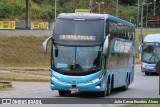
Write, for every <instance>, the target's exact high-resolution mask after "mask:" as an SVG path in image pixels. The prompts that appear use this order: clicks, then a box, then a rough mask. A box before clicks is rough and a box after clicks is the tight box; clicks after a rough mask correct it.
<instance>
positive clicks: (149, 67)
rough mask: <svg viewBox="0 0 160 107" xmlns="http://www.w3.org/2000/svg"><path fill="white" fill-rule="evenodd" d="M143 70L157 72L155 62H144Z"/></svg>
mask: <svg viewBox="0 0 160 107" xmlns="http://www.w3.org/2000/svg"><path fill="white" fill-rule="evenodd" d="M141 71H142V72H156V70H155V64H142V65H141Z"/></svg>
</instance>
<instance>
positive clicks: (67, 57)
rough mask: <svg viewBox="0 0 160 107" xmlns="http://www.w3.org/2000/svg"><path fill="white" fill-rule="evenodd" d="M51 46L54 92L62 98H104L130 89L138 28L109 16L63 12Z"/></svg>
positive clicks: (45, 43) (57, 21)
mask: <svg viewBox="0 0 160 107" xmlns="http://www.w3.org/2000/svg"><path fill="white" fill-rule="evenodd" d="M50 40H51V41H52V45H51V68H50V73H51V77H50V81H51V89H52V90H58V91H59V95H61V96H62V95H66V94H70V93H71V92H77V91H84V92H98V93H99V95H100V96H101V97H105V96H106V95H109V94H110V93H111V90H112V89H113V88H118V87H121V88H122V89H123V90H127V89H128V86H129V84H131V83H132V81H133V76H134V57H135V55H134V53H135V52H134V49H135V28H134V25H133V24H131V23H129V22H127V21H124V20H122V19H119V18H117V17H114V16H111V15H108V14H94V13H90V14H76V13H62V14H60V15H59V16H58V18H57V20H56V23H55V28H54V31H53V35H52V36H50V37H48V38H47V39H46V40H45V41H44V42H43V51H44V52H45V53H47V44H48V42H49V41H50Z"/></svg>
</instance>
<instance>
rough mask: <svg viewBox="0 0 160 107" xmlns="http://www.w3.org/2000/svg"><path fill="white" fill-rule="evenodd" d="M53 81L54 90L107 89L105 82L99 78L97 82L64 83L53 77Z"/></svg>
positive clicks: (97, 90) (90, 90)
mask: <svg viewBox="0 0 160 107" xmlns="http://www.w3.org/2000/svg"><path fill="white" fill-rule="evenodd" d="M50 81H51V89H52V90H65V91H72V90H76V91H87V92H100V91H104V90H106V84H105V82H102V80H99V81H97V82H86V83H77V84H71V83H64V82H61V81H58V80H57V81H56V80H54V79H53V78H52V77H51V78H50Z"/></svg>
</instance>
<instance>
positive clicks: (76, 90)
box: [70, 88, 78, 92]
mask: <svg viewBox="0 0 160 107" xmlns="http://www.w3.org/2000/svg"><path fill="white" fill-rule="evenodd" d="M70 90H71V92H78V88H71V89H70Z"/></svg>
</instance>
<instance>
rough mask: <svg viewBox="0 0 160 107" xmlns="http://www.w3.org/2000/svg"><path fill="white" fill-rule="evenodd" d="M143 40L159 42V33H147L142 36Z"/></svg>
mask: <svg viewBox="0 0 160 107" xmlns="http://www.w3.org/2000/svg"><path fill="white" fill-rule="evenodd" d="M144 42H160V34H148V35H147V36H146V37H145V38H144Z"/></svg>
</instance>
